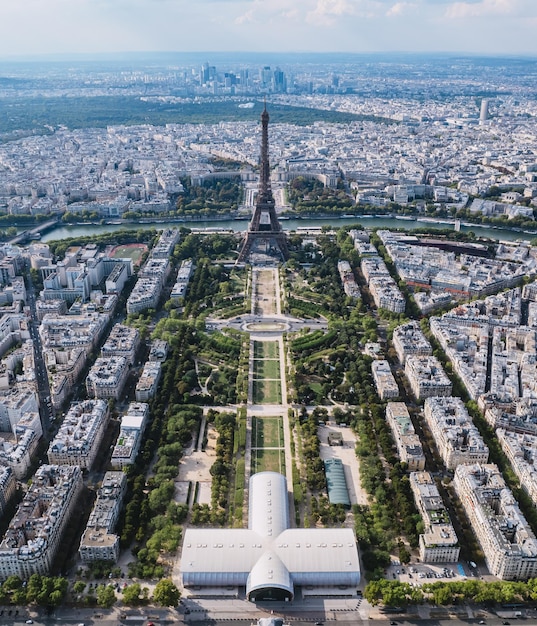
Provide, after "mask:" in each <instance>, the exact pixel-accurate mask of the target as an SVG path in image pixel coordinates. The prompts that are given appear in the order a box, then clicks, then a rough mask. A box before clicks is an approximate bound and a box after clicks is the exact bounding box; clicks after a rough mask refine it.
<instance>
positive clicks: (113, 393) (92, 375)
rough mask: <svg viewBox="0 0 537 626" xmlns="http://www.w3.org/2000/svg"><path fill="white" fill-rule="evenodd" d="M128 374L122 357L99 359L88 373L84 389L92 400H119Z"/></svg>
mask: <svg viewBox="0 0 537 626" xmlns="http://www.w3.org/2000/svg"><path fill="white" fill-rule="evenodd" d="M128 374H129V368H128V365H127V359H126V358H125V357H124V356H110V357H108V358H104V357H99V358H98V359H97V360H96V361H95V363H94V364H93V366H92V368H91V369H90V371H89V372H88V376H87V378H86V389H87V391H88V395H90V396H91V397H93V398H103V399H107V398H114V399H115V400H119V398H120V396H121V394H122V393H123V387H124V385H125V382H126V380H127V376H128Z"/></svg>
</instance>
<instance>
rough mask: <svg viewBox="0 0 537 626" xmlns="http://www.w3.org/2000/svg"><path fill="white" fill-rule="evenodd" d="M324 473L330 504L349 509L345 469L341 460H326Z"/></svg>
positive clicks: (349, 502)
mask: <svg viewBox="0 0 537 626" xmlns="http://www.w3.org/2000/svg"><path fill="white" fill-rule="evenodd" d="M324 473H325V475H326V485H327V487H328V499H329V500H330V504H343V506H345V507H347V508H350V506H351V501H350V498H349V490H348V489H347V480H346V478H345V468H344V467H343V463H342V461H341V459H326V461H325V462H324Z"/></svg>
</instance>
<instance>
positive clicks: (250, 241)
mask: <svg viewBox="0 0 537 626" xmlns="http://www.w3.org/2000/svg"><path fill="white" fill-rule="evenodd" d="M268 124H269V114H268V111H267V100H266V96H265V103H264V108H263V113H261V164H260V173H259V188H258V191H257V198H256V203H255V209H254V213H253V215H252V220H251V221H250V225H249V226H248V230H247V231H246V236H245V238H244V240H243V242H242V247H241V250H240V252H239V257H238V259H237V263H244V262H246V261H247V260H248V258H249V256H250V252H251V250H252V246H253V245H254V243H256V242H258V241H265V242H267V243H270V242H272V244H273V245H275V247H276V248H277V250H278V251H279V255H280V257H281V258H282V259H283V260H284V261H286V260H287V259H288V258H289V251H288V249H287V239H286V236H285V233H284V231H283V230H282V227H281V225H280V222H279V221H278V216H277V215H276V209H275V206H274V197H273V195H272V188H271V186H270V164H269V156H268Z"/></svg>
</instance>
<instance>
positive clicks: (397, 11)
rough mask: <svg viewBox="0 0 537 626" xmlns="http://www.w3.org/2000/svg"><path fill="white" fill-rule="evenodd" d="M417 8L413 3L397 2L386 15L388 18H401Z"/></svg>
mask: <svg viewBox="0 0 537 626" xmlns="http://www.w3.org/2000/svg"><path fill="white" fill-rule="evenodd" d="M416 7H417V5H416V4H414V3H413V2H396V3H395V4H394V5H393V6H391V7H390V8H389V9H388V10H387V11H386V15H387V17H399V16H401V15H403V14H405V13H407V12H408V11H409V10H413V9H415V8H416Z"/></svg>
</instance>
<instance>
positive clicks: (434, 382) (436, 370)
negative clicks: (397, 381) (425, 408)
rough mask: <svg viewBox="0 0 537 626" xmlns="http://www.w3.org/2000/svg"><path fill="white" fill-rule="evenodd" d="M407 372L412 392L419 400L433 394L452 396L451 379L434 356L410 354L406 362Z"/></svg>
mask: <svg viewBox="0 0 537 626" xmlns="http://www.w3.org/2000/svg"><path fill="white" fill-rule="evenodd" d="M405 374H406V377H407V378H408V382H409V383H410V388H411V389H412V393H413V394H414V395H415V396H416V398H417V399H418V400H423V399H424V398H429V397H431V396H450V395H451V381H450V380H449V378H448V377H447V375H446V373H445V372H444V370H443V369H442V366H441V365H440V361H438V359H437V358H436V357H434V356H425V357H419V356H409V357H407V359H406V362H405Z"/></svg>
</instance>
